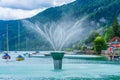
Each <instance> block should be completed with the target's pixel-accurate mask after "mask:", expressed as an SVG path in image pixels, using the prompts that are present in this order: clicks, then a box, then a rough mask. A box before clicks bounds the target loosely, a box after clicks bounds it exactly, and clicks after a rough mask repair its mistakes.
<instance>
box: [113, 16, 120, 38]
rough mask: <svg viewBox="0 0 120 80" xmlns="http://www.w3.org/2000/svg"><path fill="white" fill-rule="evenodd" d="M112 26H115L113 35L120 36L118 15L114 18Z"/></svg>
mask: <svg viewBox="0 0 120 80" xmlns="http://www.w3.org/2000/svg"><path fill="white" fill-rule="evenodd" d="M112 27H113V35H114V36H118V37H120V32H119V31H120V30H119V29H120V26H119V23H118V19H117V17H115V18H114V21H113V24H112Z"/></svg>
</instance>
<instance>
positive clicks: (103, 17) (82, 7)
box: [0, 0, 120, 50]
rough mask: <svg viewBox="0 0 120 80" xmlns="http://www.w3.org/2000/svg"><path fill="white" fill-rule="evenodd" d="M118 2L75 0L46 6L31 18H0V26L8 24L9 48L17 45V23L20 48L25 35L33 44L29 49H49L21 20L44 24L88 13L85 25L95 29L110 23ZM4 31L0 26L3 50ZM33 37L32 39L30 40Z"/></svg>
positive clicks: (115, 12)
mask: <svg viewBox="0 0 120 80" xmlns="http://www.w3.org/2000/svg"><path fill="white" fill-rule="evenodd" d="M119 4H120V0H76V1H74V2H72V3H69V4H65V5H62V6H58V7H51V8H48V9H46V10H44V11H43V12H41V13H38V14H37V15H35V16H33V17H31V18H26V19H21V20H8V21H4V20H0V26H6V25H7V24H8V26H9V33H10V34H9V43H10V50H17V49H15V46H17V26H18V24H20V26H21V50H25V44H26V43H25V41H26V36H27V37H29V38H30V40H29V42H30V43H29V44H31V45H33V46H31V47H30V48H29V50H35V49H32V47H36V46H37V47H36V48H37V49H40V50H44V49H45V50H49V49H51V48H50V45H49V44H48V43H47V41H44V40H42V37H40V38H41V39H40V40H39V39H38V38H37V37H38V36H37V37H36V34H34V33H33V32H32V31H31V32H29V33H28V31H27V29H26V28H25V27H24V26H23V24H22V22H21V21H22V20H28V21H30V22H33V23H35V22H36V21H39V22H40V23H42V24H43V25H44V24H46V23H51V22H57V21H60V20H62V19H63V18H68V19H73V20H79V19H80V18H81V17H82V16H85V15H88V19H87V24H88V25H87V26H89V27H92V28H93V29H96V30H97V29H99V28H101V27H103V26H109V25H111V23H112V21H113V18H114V17H115V16H119V14H120V7H119ZM66 21H67V19H66ZM87 28H88V27H86V29H87ZM5 33H6V27H0V35H1V36H2V35H4V36H3V37H0V40H1V43H2V44H1V45H2V46H4V48H1V50H5V37H6V35H5ZM31 35H32V36H31ZM33 38H34V40H31V39H33ZM34 42H35V43H34ZM3 43H4V44H3ZM39 46H40V47H39ZM46 46H48V47H46ZM26 50H28V49H26Z"/></svg>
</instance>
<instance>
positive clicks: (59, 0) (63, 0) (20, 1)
mask: <svg viewBox="0 0 120 80" xmlns="http://www.w3.org/2000/svg"><path fill="white" fill-rule="evenodd" d="M72 1H74V0H1V1H0V6H1V7H6V8H13V9H26V10H32V9H37V8H48V7H53V6H60V5H63V4H67V3H70V2H72Z"/></svg>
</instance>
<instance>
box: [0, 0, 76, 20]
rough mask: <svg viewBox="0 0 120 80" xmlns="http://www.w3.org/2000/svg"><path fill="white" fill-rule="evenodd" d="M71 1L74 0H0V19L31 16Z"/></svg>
mask: <svg viewBox="0 0 120 80" xmlns="http://www.w3.org/2000/svg"><path fill="white" fill-rule="evenodd" d="M73 1H75V0H0V20H13V19H22V18H27V17H32V16H34V15H36V14H37V13H39V12H41V11H43V10H45V9H46V8H49V7H54V6H60V5H63V4H67V3H70V2H73Z"/></svg>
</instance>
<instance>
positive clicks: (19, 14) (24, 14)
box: [0, 7, 44, 20]
mask: <svg viewBox="0 0 120 80" xmlns="http://www.w3.org/2000/svg"><path fill="white" fill-rule="evenodd" d="M43 10H44V9H34V10H21V9H11V8H2V7H0V11H1V12H0V19H1V20H16V19H23V18H28V17H32V16H34V15H36V14H37V13H39V12H41V11H43Z"/></svg>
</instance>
